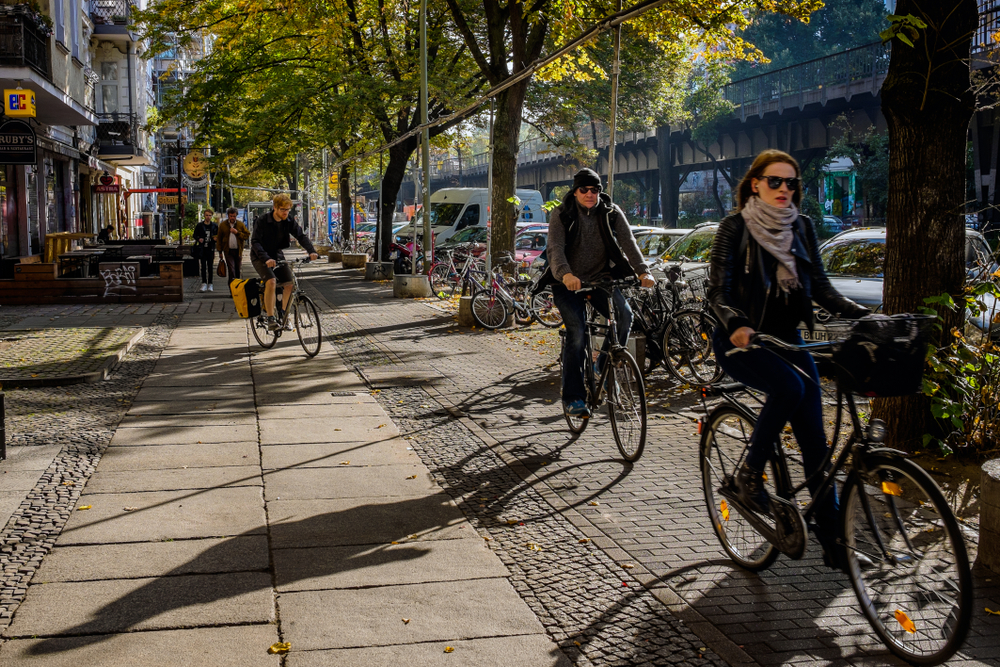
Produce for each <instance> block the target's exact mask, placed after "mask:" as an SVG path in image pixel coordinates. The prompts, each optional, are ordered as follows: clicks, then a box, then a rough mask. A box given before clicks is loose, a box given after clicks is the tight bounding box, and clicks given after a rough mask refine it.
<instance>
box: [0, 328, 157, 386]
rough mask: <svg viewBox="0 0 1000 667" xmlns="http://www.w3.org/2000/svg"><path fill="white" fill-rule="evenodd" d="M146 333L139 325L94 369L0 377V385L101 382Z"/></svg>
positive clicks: (55, 384)
mask: <svg viewBox="0 0 1000 667" xmlns="http://www.w3.org/2000/svg"><path fill="white" fill-rule="evenodd" d="M144 335H146V328H145V327H139V330H138V331H136V332H135V333H134V334H133V335H132V336H131V337H130V338H129V339H128V340H127V341H125V344H124V345H122V346H121V347H119V348H118V351H117V352H114V353H113V354H111V355H110V356H109V357H108V358H107V359H106V360H105V362H104V365H103V366H101V368H100V369H98V370H96V371H91V372H90V373H82V374H80V375H58V376H55V377H44V378H43V377H39V378H5V377H0V385H2V386H3V387H4V388H5V389H8V388H9V389H14V388H31V387H60V386H63V385H68V384H86V383H92V382H103V381H104V380H107V379H108V376H109V375H111V373H112V372H113V371H114V370H115V368H117V367H118V364H119V363H121V360H122V359H123V358H124V357H125V355H126V354H128V353H129V351H130V350H131V349H132V347H133V346H134V345H135V344H136V343H138V342H139V341H140V340H142V337H143V336H144Z"/></svg>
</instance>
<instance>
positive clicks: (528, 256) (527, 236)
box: [514, 229, 549, 264]
mask: <svg viewBox="0 0 1000 667" xmlns="http://www.w3.org/2000/svg"><path fill="white" fill-rule="evenodd" d="M548 239H549V232H548V230H547V229H546V230H545V231H542V230H540V229H535V230H531V229H529V230H527V231H524V232H521V233H520V234H518V235H517V238H515V239H514V259H516V260H517V261H519V262H528V263H529V264H530V263H531V262H533V261H534V260H535V258H536V257H538V256H539V255H541V254H542V252H543V251H544V250H545V246H546V244H547V243H548Z"/></svg>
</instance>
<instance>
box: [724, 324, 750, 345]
mask: <svg viewBox="0 0 1000 667" xmlns="http://www.w3.org/2000/svg"><path fill="white" fill-rule="evenodd" d="M755 333H757V332H756V331H754V330H753V329H751V328H750V327H740V328H739V329H737V330H736V331H734V332H733V335H732V336H730V337H729V342H730V343H732V344H733V345H735V346H736V347H747V346H748V345H750V338H751V337H752V336H753V335H754V334H755Z"/></svg>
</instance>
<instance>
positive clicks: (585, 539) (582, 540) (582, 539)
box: [580, 537, 590, 544]
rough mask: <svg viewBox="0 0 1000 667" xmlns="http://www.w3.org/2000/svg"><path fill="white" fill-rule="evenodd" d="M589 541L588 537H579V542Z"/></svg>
mask: <svg viewBox="0 0 1000 667" xmlns="http://www.w3.org/2000/svg"><path fill="white" fill-rule="evenodd" d="M589 541H590V538H589V537H581V538H580V544H586V543H587V542H589Z"/></svg>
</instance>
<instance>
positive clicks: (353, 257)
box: [340, 252, 368, 269]
mask: <svg viewBox="0 0 1000 667" xmlns="http://www.w3.org/2000/svg"><path fill="white" fill-rule="evenodd" d="M340 263H341V265H342V266H343V267H344V268H345V269H363V268H365V264H367V263H368V255H367V254H365V253H363V252H345V253H343V254H342V255H341V256H340Z"/></svg>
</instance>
